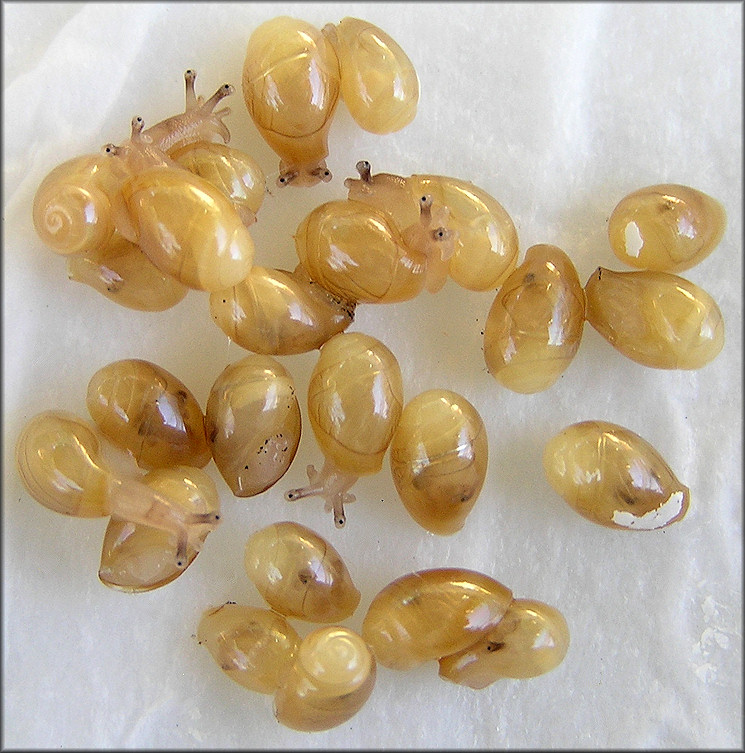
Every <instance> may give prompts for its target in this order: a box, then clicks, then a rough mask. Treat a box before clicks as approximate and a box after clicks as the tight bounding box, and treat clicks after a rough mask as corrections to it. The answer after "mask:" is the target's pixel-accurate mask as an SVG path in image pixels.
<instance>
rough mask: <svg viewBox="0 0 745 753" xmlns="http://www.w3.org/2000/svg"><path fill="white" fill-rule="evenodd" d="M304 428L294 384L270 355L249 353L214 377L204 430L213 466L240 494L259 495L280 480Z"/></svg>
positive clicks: (235, 491) (291, 458) (236, 493)
mask: <svg viewBox="0 0 745 753" xmlns="http://www.w3.org/2000/svg"><path fill="white" fill-rule="evenodd" d="M300 429H301V419H300V406H299V405H298V401H297V397H296V396H295V383H294V381H293V379H292V376H291V375H290V373H289V372H288V371H287V369H285V368H284V366H282V365H281V364H280V363H278V362H277V361H275V360H274V359H273V358H271V357H270V356H263V355H250V356H246V357H245V358H243V359H241V360H240V361H237V362H236V363H233V364H231V365H229V366H227V367H226V368H225V369H224V370H223V371H222V373H221V374H220V376H218V377H217V379H216V380H215V383H214V385H213V387H212V390H211V391H210V394H209V398H208V399H207V408H206V411H205V431H206V435H207V439H208V442H209V445H210V447H211V449H212V456H213V457H214V459H215V464H216V465H217V467H218V469H219V471H220V473H221V474H222V477H223V478H224V479H225V481H226V482H227V484H228V486H229V487H230V489H231V490H232V492H233V494H235V495H236V496H237V497H252V496H254V495H255V494H260V493H261V492H263V491H265V490H266V489H268V488H269V487H270V486H272V485H273V484H275V483H276V482H277V481H278V480H279V479H280V478H282V476H283V475H284V474H285V472H286V471H287V469H288V468H289V467H290V464H291V463H292V461H293V459H294V457H295V453H296V452H297V448H298V444H299V442H300Z"/></svg>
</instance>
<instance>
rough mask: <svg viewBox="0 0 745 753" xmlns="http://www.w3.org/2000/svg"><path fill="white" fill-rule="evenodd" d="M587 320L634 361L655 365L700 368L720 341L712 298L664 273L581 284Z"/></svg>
mask: <svg viewBox="0 0 745 753" xmlns="http://www.w3.org/2000/svg"><path fill="white" fill-rule="evenodd" d="M585 294H586V296H587V311H586V318H587V321H588V322H589V323H590V324H591V325H592V326H593V327H594V328H595V329H596V330H597V331H598V332H599V333H600V334H601V335H602V336H603V337H604V338H605V339H606V340H607V341H608V342H609V343H610V344H611V345H612V346H613V347H614V348H616V349H617V350H619V351H620V352H621V353H623V355H625V356H626V357H627V358H630V359H631V360H632V361H636V362H637V363H640V364H642V365H643V366H650V367H652V368H655V369H700V368H701V367H702V366H705V365H706V364H707V363H709V362H710V361H712V360H714V358H716V357H717V355H719V351H720V350H721V349H722V346H723V345H724V321H723V319H722V312H721V311H720V310H719V306H717V303H716V301H715V300H714V299H713V298H712V297H711V296H710V295H709V294H708V293H707V292H706V291H705V290H703V289H702V288H700V287H699V286H698V285H694V284H693V283H692V282H689V281H688V280H685V279H684V278H682V277H678V276H677V275H673V274H670V273H668V272H652V271H646V272H613V271H611V270H609V269H604V268H603V267H598V269H597V270H596V271H595V272H594V273H593V274H592V276H591V277H590V279H589V280H588V281H587V283H586V284H585Z"/></svg>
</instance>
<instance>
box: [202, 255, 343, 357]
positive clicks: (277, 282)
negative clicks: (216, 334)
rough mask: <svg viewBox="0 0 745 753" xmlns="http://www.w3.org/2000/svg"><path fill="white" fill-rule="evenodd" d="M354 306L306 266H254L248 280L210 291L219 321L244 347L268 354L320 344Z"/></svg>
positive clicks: (304, 349)
mask: <svg viewBox="0 0 745 753" xmlns="http://www.w3.org/2000/svg"><path fill="white" fill-rule="evenodd" d="M354 310H355V304H354V303H348V302H346V301H342V300H340V299H339V298H337V297H335V296H332V295H331V293H329V292H328V291H327V290H326V289H325V288H323V287H322V286H321V285H319V284H318V283H317V282H314V281H313V280H311V279H310V278H309V277H308V273H307V272H306V271H305V269H304V268H303V267H302V266H300V265H298V267H297V269H295V271H294V272H288V271H286V270H282V269H267V268H265V267H256V266H254V267H252V268H251V271H250V272H249V274H248V277H246V279H245V280H243V282H240V283H239V284H238V285H235V286H234V287H232V288H228V289H227V290H218V291H216V292H214V293H212V294H211V295H210V311H211V313H212V318H213V319H214V321H215V323H216V324H217V326H218V327H220V329H221V330H222V331H223V332H224V333H225V334H226V335H227V336H228V337H229V338H230V339H231V340H233V341H234V342H236V343H237V344H238V345H240V346H241V347H242V348H246V349H247V350H251V351H253V352H254V353H263V354H266V355H283V356H284V355H291V354H295V353H307V352H308V351H310V350H315V349H316V348H320V347H321V345H323V343H325V342H326V340H328V339H329V338H331V337H333V336H334V335H336V334H338V333H339V332H343V331H344V330H345V329H346V328H347V327H348V326H349V325H350V324H351V323H352V322H353V321H354Z"/></svg>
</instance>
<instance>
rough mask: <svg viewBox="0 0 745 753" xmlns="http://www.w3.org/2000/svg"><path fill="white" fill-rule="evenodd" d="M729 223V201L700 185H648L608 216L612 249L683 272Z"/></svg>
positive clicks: (638, 262) (642, 263) (635, 261)
mask: <svg viewBox="0 0 745 753" xmlns="http://www.w3.org/2000/svg"><path fill="white" fill-rule="evenodd" d="M726 226H727V215H726V213H725V211H724V207H723V206H722V205H721V204H720V203H719V202H718V201H717V200H716V199H713V198H712V197H711V196H707V195H706V194H705V193H702V192H701V191H697V190H696V189H695V188H689V187H688V186H680V185H675V184H664V185H658V186H647V187H646V188H640V189H639V190H638V191H634V192H633V193H630V194H629V195H628V196H625V197H624V198H623V199H621V201H620V202H619V203H618V204H617V205H616V207H615V209H614V210H613V212H612V213H611V216H610V219H609V220H608V238H609V239H610V245H611V248H612V249H613V253H614V254H615V255H616V256H617V257H618V258H619V259H620V260H621V261H622V262H625V263H626V264H629V265H630V266H632V267H636V268H637V269H652V270H656V271H659V272H682V271H683V270H684V269H689V268H690V267H693V266H695V265H696V264H698V263H699V262H700V261H702V260H703V259H705V258H706V257H707V256H708V255H709V254H710V253H711V252H712V251H713V250H714V249H715V248H716V247H717V245H718V244H719V241H721V240H722V236H723V235H724V231H725V228H726Z"/></svg>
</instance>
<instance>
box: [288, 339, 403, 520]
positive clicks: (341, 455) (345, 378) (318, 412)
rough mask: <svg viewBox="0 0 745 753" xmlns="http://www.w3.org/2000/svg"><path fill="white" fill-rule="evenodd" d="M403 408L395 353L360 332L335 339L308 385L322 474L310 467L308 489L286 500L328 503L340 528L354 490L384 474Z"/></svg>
mask: <svg viewBox="0 0 745 753" xmlns="http://www.w3.org/2000/svg"><path fill="white" fill-rule="evenodd" d="M402 407H403V382H402V378H401V369H400V367H399V365H398V361H397V360H396V357H395V356H394V355H393V353H391V351H390V350H389V349H388V348H387V347H386V346H385V345H383V343H382V342H380V340H377V339H376V338H374V337H371V336H369V335H365V334H362V333H360V332H343V333H341V334H339V335H334V337H332V338H331V339H330V340H329V341H328V342H326V343H325V344H324V345H323V346H322V347H321V353H320V356H319V358H318V361H317V363H316V365H315V367H314V368H313V371H312V373H311V377H310V383H309V385H308V417H309V419H310V425H311V428H312V429H313V434H314V435H315V437H316V441H317V442H318V445H319V447H320V448H321V451H322V452H323V455H324V458H325V463H324V466H323V469H322V470H321V472H320V473H319V472H318V471H316V469H315V468H314V467H313V466H312V465H309V466H308V468H307V472H308V480H309V481H310V484H309V485H308V486H306V487H303V488H300V489H291V490H290V491H288V492H287V493H286V494H285V498H286V499H287V500H288V501H294V500H297V499H301V498H303V497H308V496H315V495H318V496H321V497H324V498H325V500H326V505H325V509H326V511H327V512H331V511H333V515H334V524H335V525H336V527H337V528H341V527H342V526H343V525H344V524H345V522H346V515H345V514H344V505H345V504H348V503H351V502H353V501H354V499H355V497H354V495H353V494H351V493H350V492H349V489H350V487H351V486H352V485H353V484H354V483H355V481H356V480H357V479H358V478H359V477H360V476H365V475H370V474H373V473H377V472H378V471H379V470H380V469H381V467H382V464H383V455H384V454H385V452H386V450H387V449H388V445H389V444H390V442H391V439H392V438H393V432H394V431H395V429H396V425H397V424H398V420H399V418H400V416H401V410H402Z"/></svg>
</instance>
